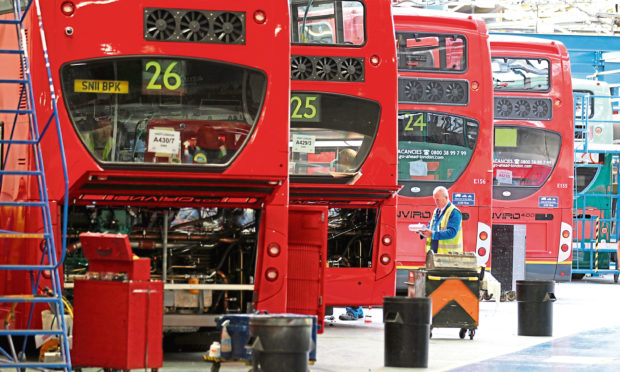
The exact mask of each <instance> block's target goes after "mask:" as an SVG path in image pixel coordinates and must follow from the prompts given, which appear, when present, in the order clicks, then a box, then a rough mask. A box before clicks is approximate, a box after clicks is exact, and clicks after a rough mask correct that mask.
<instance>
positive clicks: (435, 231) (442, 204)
mask: <svg viewBox="0 0 620 372" xmlns="http://www.w3.org/2000/svg"><path fill="white" fill-rule="evenodd" d="M433 199H435V204H436V205H437V208H436V209H435V211H434V212H433V217H432V218H431V222H430V223H429V224H428V227H427V228H426V229H424V230H422V231H420V235H422V236H424V237H425V238H426V252H428V251H429V250H433V252H434V253H450V252H457V253H463V229H462V226H461V220H462V218H463V217H462V215H461V211H460V210H459V209H458V208H457V207H456V206H454V204H452V203H450V198H449V196H448V189H446V188H445V187H443V186H438V187H436V188H435V190H433Z"/></svg>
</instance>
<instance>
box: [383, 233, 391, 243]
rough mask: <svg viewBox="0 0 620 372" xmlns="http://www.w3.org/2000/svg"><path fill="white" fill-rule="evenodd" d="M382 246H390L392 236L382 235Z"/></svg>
mask: <svg viewBox="0 0 620 372" xmlns="http://www.w3.org/2000/svg"><path fill="white" fill-rule="evenodd" d="M382 240H383V245H390V244H392V236H391V235H389V234H386V235H383V239H382Z"/></svg>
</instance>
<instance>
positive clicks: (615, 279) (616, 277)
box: [614, 274, 618, 283]
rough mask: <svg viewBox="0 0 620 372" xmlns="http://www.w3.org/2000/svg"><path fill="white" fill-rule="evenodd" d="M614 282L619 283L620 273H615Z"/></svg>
mask: <svg viewBox="0 0 620 372" xmlns="http://www.w3.org/2000/svg"><path fill="white" fill-rule="evenodd" d="M614 283H618V274H614Z"/></svg>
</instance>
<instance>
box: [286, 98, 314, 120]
mask: <svg viewBox="0 0 620 372" xmlns="http://www.w3.org/2000/svg"><path fill="white" fill-rule="evenodd" d="M291 121H304V122H311V123H318V122H320V121H321V96H320V95H317V94H291Z"/></svg>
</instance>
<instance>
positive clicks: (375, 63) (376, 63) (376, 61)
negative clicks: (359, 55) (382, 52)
mask: <svg viewBox="0 0 620 372" xmlns="http://www.w3.org/2000/svg"><path fill="white" fill-rule="evenodd" d="M369 61H370V64H371V65H373V66H379V63H381V58H379V56H378V55H376V54H375V55H373V56H371V57H370V59H369Z"/></svg>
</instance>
